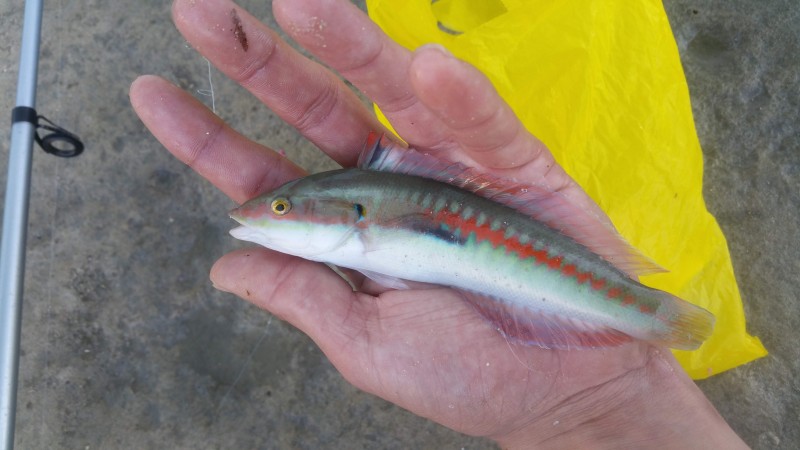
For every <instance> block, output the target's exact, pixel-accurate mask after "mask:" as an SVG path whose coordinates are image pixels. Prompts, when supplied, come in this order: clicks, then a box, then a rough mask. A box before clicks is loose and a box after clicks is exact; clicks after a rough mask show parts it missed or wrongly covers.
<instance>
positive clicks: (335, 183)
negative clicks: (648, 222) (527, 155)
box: [231, 135, 714, 349]
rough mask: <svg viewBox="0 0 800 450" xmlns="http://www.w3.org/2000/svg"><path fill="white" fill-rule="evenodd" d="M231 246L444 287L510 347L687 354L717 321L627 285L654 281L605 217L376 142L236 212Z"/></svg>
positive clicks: (401, 283)
mask: <svg viewBox="0 0 800 450" xmlns="http://www.w3.org/2000/svg"><path fill="white" fill-rule="evenodd" d="M231 217H233V218H234V219H235V220H237V221H238V222H239V223H240V224H241V225H242V226H240V227H239V228H236V229H234V230H232V232H231V233H232V234H233V235H234V236H235V237H237V238H239V239H243V240H249V241H253V242H256V243H258V244H261V245H264V246H266V247H268V248H271V249H274V250H277V251H281V252H284V253H288V254H292V255H296V256H300V257H302V258H306V259H310V260H314V261H322V262H326V263H329V264H335V265H338V266H341V267H347V268H351V269H355V270H358V271H361V272H362V273H364V274H365V275H367V276H368V277H370V278H372V279H374V280H376V281H378V282H379V283H381V284H383V285H385V286H387V287H395V288H403V287H407V285H406V284H405V281H406V280H410V281H417V282H423V283H433V284H439V285H442V286H447V287H451V288H453V289H456V290H458V291H459V292H461V294H462V297H463V298H464V299H465V300H466V301H467V302H469V303H470V304H471V305H473V306H474V307H475V308H476V310H477V311H478V312H479V313H480V314H482V315H483V316H484V317H486V318H487V319H488V320H489V321H490V322H491V323H492V324H493V326H494V327H495V328H497V329H498V330H499V331H500V332H501V333H502V334H503V335H505V336H506V337H507V338H509V339H511V340H514V341H518V342H522V343H526V344H532V345H539V346H541V347H545V348H587V347H602V346H609V345H619V344H621V343H624V342H629V341H630V340H632V339H641V340H646V341H649V342H653V343H656V344H659V345H666V346H670V347H673V348H679V349H694V348H697V347H698V346H700V345H701V344H702V342H703V341H704V340H705V339H706V338H707V337H708V336H709V335H710V334H711V331H712V327H713V321H714V318H713V315H711V313H709V312H708V311H706V310H704V309H702V308H699V307H697V306H694V305H692V304H690V303H688V302H685V301H683V300H681V299H678V298H677V297H674V296H672V295H670V294H668V293H666V292H662V291H658V290H655V289H651V288H649V287H647V286H644V285H642V284H640V283H638V282H637V281H636V280H634V279H633V278H632V277H633V276H635V275H636V274H641V273H652V272H654V271H659V270H663V269H660V268H659V267H658V266H656V265H655V264H654V263H653V262H652V261H650V260H649V259H647V258H646V257H644V256H642V255H641V254H639V253H638V252H636V251H635V250H634V249H633V248H632V247H631V246H630V245H628V244H627V243H626V242H625V241H624V239H622V238H621V237H620V236H619V234H617V233H616V231H615V230H614V229H613V227H611V226H610V225H608V223H607V222H605V221H604V220H603V219H600V218H599V217H596V216H594V215H592V214H590V213H588V212H586V211H584V210H582V209H580V208H577V207H576V206H574V205H573V204H572V203H571V202H569V201H568V200H567V199H566V198H564V197H563V196H562V195H560V194H559V193H557V192H552V191H550V190H548V189H546V188H544V187H542V186H536V185H526V184H522V183H517V182H514V181H509V180H503V179H500V178H497V177H494V176H491V175H488V174H485V173H482V172H479V171H478V170H476V169H472V168H468V167H466V166H463V165H461V164H457V163H452V162H447V161H442V160H438V159H435V158H433V157H430V156H427V155H423V154H420V153H417V152H415V151H413V150H409V149H404V148H402V147H400V146H398V145H396V144H394V143H393V142H391V141H390V140H388V139H387V138H385V137H383V138H380V137H379V136H376V135H373V136H370V138H369V139H368V140H367V145H366V146H365V149H364V151H363V152H362V154H361V157H360V158H359V168H357V169H342V170H336V171H331V172H324V173H320V174H315V175H310V176H308V177H304V178H301V179H298V180H294V181H292V182H289V183H287V184H285V185H284V186H282V187H280V188H278V189H276V190H275V191H273V192H270V193H268V194H265V195H263V196H260V197H258V198H256V199H253V200H251V201H249V202H247V203H245V204H244V205H242V206H241V207H240V208H237V209H236V210H234V211H233V212H232V213H231Z"/></svg>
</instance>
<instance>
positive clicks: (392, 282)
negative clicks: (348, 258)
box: [358, 269, 411, 290]
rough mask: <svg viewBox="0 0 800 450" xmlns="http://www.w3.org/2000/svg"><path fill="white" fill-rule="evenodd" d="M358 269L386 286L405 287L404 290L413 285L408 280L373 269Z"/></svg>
mask: <svg viewBox="0 0 800 450" xmlns="http://www.w3.org/2000/svg"><path fill="white" fill-rule="evenodd" d="M358 271H359V272H361V273H362V274H364V276H365V277H367V278H369V279H370V280H372V281H374V282H376V283H378V284H380V285H381V286H383V287H385V288H389V289H403V290H406V289H411V286H409V285H408V283H407V282H406V280H403V279H401V278H397V277H393V276H391V275H385V274H382V273H378V272H373V271H371V270H364V269H359V270H358Z"/></svg>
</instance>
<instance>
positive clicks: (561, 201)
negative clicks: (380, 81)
mask: <svg viewBox="0 0 800 450" xmlns="http://www.w3.org/2000/svg"><path fill="white" fill-rule="evenodd" d="M358 166H359V167H360V168H362V169H369V170H377V171H383V172H393V173H402V174H406V175H415V176H419V177H423V178H429V179H433V180H436V181H440V182H443V183H447V184H450V185H453V186H456V187H459V188H461V189H465V190H467V191H470V192H472V193H474V194H477V195H480V196H481V197H484V198H487V199H489V200H492V201H495V202H497V203H501V204H503V205H506V206H508V207H510V208H513V209H515V210H517V211H519V212H521V213H523V214H526V215H528V216H530V217H532V218H534V219H536V220H538V221H540V222H542V223H544V224H546V225H547V226H549V227H550V228H553V229H554V230H557V231H559V232H560V233H562V234H564V235H565V236H569V237H570V238H572V239H574V240H575V241H577V242H578V243H580V244H582V245H584V246H586V247H587V248H589V249H590V250H592V251H593V252H594V253H597V254H598V255H600V256H602V257H603V258H604V259H605V260H606V261H608V262H609V263H611V264H613V265H614V266H615V267H617V268H618V269H620V270H621V271H623V272H625V273H627V274H628V275H630V276H631V277H635V276H639V275H648V274H653V273H659V272H666V270H665V269H664V268H662V267H661V266H659V265H658V264H657V263H655V262H654V261H653V260H651V259H650V258H648V257H647V256H645V255H643V254H642V253H641V252H639V251H638V250H637V249H635V248H634V247H633V246H631V245H630V244H629V243H628V242H627V241H626V240H625V238H623V237H622V235H620V234H619V232H618V231H617V230H616V229H615V228H614V227H613V225H611V224H610V223H608V222H606V221H605V220H602V219H601V218H600V217H598V216H596V215H595V214H592V213H591V212H589V211H586V210H585V209H583V208H580V207H578V206H576V205H575V204H574V203H573V202H572V201H570V200H569V199H568V198H567V197H565V196H564V195H563V194H561V193H560V192H556V191H553V190H552V189H549V188H547V187H545V186H542V185H537V184H525V183H520V182H518V181H514V180H508V179H505V178H501V177H498V176H495V175H491V174H488V173H484V172H481V171H479V170H477V169H475V168H471V167H467V166H465V165H463V164H460V163H456V162H452V161H446V160H442V159H438V158H436V157H434V156H431V155H427V154H423V153H420V152H417V151H416V150H413V149H406V148H403V147H402V146H400V145H399V144H396V143H394V142H392V141H391V140H390V139H389V138H387V137H386V136H385V135H384V136H379V135H377V134H376V133H371V134H370V136H369V138H368V139H367V143H366V145H365V147H364V150H363V151H362V152H361V155H360V156H359V160H358Z"/></svg>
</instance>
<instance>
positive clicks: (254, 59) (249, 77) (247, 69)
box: [172, 0, 383, 166]
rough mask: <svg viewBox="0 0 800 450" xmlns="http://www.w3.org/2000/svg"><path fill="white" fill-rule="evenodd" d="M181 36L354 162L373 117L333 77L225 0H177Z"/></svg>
mask: <svg viewBox="0 0 800 450" xmlns="http://www.w3.org/2000/svg"><path fill="white" fill-rule="evenodd" d="M172 11H173V17H174V21H175V24H176V26H177V27H178V29H179V30H180V32H181V33H182V34H183V36H184V37H185V38H186V39H187V40H188V41H189V43H190V44H191V45H192V46H194V47H195V48H196V49H197V50H198V51H199V52H200V53H201V54H203V56H205V57H206V58H208V60H209V61H211V62H212V63H213V64H214V65H215V66H216V67H218V68H219V69H220V70H221V71H222V72H224V73H225V74H226V75H227V76H229V77H230V78H232V79H233V80H235V81H236V82H238V83H239V84H241V85H242V86H244V87H245V88H247V89H248V90H249V91H250V92H252V93H253V94H254V95H255V96H256V97H258V98H259V99H260V100H261V101H262V102H264V104H266V105H267V106H268V107H269V108H270V109H271V110H273V111H274V112H275V113H276V114H277V115H278V116H280V117H281V118H282V119H284V120H285V121H286V122H287V123H289V124H290V125H292V126H294V127H296V128H297V129H298V130H300V132H301V133H302V134H303V135H304V136H306V137H307V138H308V139H309V140H311V141H312V142H313V143H314V144H316V145H317V146H318V147H319V148H320V149H322V150H323V151H325V152H326V153H327V154H328V155H330V156H331V157H332V158H333V159H334V160H336V161H337V162H338V163H340V164H342V165H344V166H351V165H353V164H355V161H356V158H357V156H358V152H359V151H360V150H361V147H362V146H363V144H364V139H365V138H366V136H367V134H368V133H369V132H370V131H375V130H383V127H382V126H381V125H380V124H379V122H378V121H377V119H375V117H374V115H373V114H372V113H371V111H369V109H368V108H367V107H366V106H364V105H363V104H362V103H361V101H360V100H359V98H358V97H357V96H356V95H355V94H354V93H353V92H352V91H351V90H350V89H349V88H348V87H347V86H346V85H345V84H344V82H342V81H341V80H340V79H339V78H338V77H337V76H336V75H334V74H333V73H331V72H330V71H329V70H327V69H325V68H324V67H322V66H321V65H319V64H317V63H315V62H312V61H311V60H309V59H307V58H305V57H304V56H302V55H301V54H299V53H298V52H296V51H295V50H293V49H292V48H291V47H290V46H289V45H288V44H286V43H285V42H284V41H283V40H281V39H280V37H278V35H277V34H276V33H275V32H273V31H272V30H270V29H269V28H267V27H266V26H264V25H263V24H262V23H260V22H259V21H258V20H257V19H256V18H254V17H253V16H251V15H250V14H248V13H247V12H246V11H244V10H242V9H241V8H239V7H238V6H237V5H235V4H234V3H232V2H230V1H228V0H218V1H195V0H176V1H175V2H174V3H173V8H172Z"/></svg>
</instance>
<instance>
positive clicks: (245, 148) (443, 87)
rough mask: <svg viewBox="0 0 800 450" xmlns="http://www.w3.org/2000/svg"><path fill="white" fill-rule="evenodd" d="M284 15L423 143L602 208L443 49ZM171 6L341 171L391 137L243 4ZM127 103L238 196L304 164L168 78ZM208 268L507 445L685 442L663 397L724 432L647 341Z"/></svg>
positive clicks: (336, 1)
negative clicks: (549, 332)
mask: <svg viewBox="0 0 800 450" xmlns="http://www.w3.org/2000/svg"><path fill="white" fill-rule="evenodd" d="M273 9H274V13H275V16H276V18H277V20H278V22H279V24H280V25H281V27H282V28H283V29H284V31H285V32H286V33H287V34H289V36H290V37H292V38H293V39H294V40H296V41H297V42H298V43H299V44H300V45H302V46H303V47H305V48H306V49H307V50H308V51H309V52H311V53H312V54H314V55H315V56H316V57H317V58H319V59H320V60H321V61H323V62H324V63H326V64H328V66H329V67H331V68H332V69H334V70H336V71H337V72H338V73H339V74H341V75H342V76H344V77H345V78H347V79H348V80H349V81H350V82H351V83H352V84H353V85H355V86H356V87H358V88H359V89H360V90H361V91H362V92H363V93H365V95H367V96H368V97H369V98H370V99H371V100H373V101H374V102H375V103H377V104H378V105H379V106H380V107H381V109H382V111H383V112H384V113H385V114H386V116H387V117H388V118H389V120H390V121H391V122H392V124H393V126H394V128H395V130H396V131H397V132H398V133H399V134H400V136H402V137H403V139H405V140H406V141H407V142H408V143H409V144H410V145H412V146H413V147H415V148H417V149H419V150H422V151H428V152H431V153H435V154H438V155H441V156H442V157H444V158H448V159H454V160H458V161H462V162H465V163H467V164H469V165H472V166H478V167H481V168H483V169H484V170H488V171H491V172H494V173H497V174H499V175H502V176H505V177H513V178H516V179H518V180H524V181H528V182H531V183H537V184H544V185H547V186H549V187H550V188H552V189H554V190H558V191H560V192H562V193H563V194H564V195H565V196H566V197H568V198H570V199H571V200H572V201H573V202H575V203H578V204H580V205H581V206H582V207H584V208H587V209H590V210H592V211H594V212H596V213H597V214H601V212H600V210H599V208H597V206H596V205H595V204H594V203H593V202H592V201H591V200H590V199H589V198H588V196H586V194H585V193H584V192H583V191H582V190H581V189H580V187H579V186H577V185H576V184H575V183H574V182H573V181H572V180H571V179H570V178H569V176H568V175H566V173H565V172H564V171H563V170H562V169H561V168H560V167H559V166H558V165H557V164H556V163H555V161H554V160H553V157H552V156H551V154H550V153H549V152H548V150H547V149H546V147H545V146H544V145H543V144H542V143H541V142H540V141H539V140H537V139H536V138H535V137H534V136H532V135H531V134H530V133H529V132H528V131H527V130H525V128H524V127H523V126H522V124H521V123H520V122H519V120H518V119H517V118H516V117H515V115H514V113H513V112H512V111H511V109H510V108H509V107H508V106H507V105H506V104H505V103H504V102H503V101H502V99H501V98H500V97H499V96H498V95H497V93H496V91H495V90H494V89H493V88H492V86H491V84H490V83H489V81H488V80H487V79H486V78H485V77H484V76H483V75H481V74H480V73H479V72H478V71H477V70H475V69H474V68H473V67H471V66H469V65H468V64H466V63H463V62H461V61H458V60H457V59H455V58H453V57H452V56H450V55H448V54H447V53H446V51H443V49H440V48H438V47H431V46H428V47H424V48H421V49H419V50H417V51H416V52H414V53H410V52H408V51H407V50H405V49H403V48H401V47H399V46H398V45H396V44H395V43H393V42H392V41H391V40H390V39H388V37H386V36H385V35H384V34H383V33H382V32H381V31H380V30H379V29H378V28H377V27H376V26H375V25H374V24H373V23H372V22H371V21H369V19H368V18H367V17H365V16H364V15H363V13H361V11H359V10H358V9H357V8H355V7H354V6H352V5H351V4H350V3H348V2H346V1H342V0H303V1H300V0H275V1H274V2H273ZM232 11H235V13H234V12H232ZM173 13H174V17H175V22H176V24H177V26H178V28H179V29H180V30H181V32H182V33H183V35H184V36H185V37H186V39H187V40H188V41H189V43H190V44H191V45H193V46H194V47H195V48H197V49H198V50H199V51H200V52H201V53H202V54H203V55H204V56H205V57H206V58H208V59H209V60H210V61H211V62H212V63H213V64H215V65H216V66H217V67H218V68H219V69H220V70H222V71H223V72H224V73H226V74H227V75H228V76H229V77H231V78H232V79H234V80H236V81H237V82H239V83H240V84H241V85H242V86H244V87H245V88H247V89H248V90H250V91H251V92H252V93H253V94H254V95H255V96H256V97H258V98H259V99H260V100H261V101H262V102H264V103H265V104H266V105H267V106H268V107H270V108H271V109H272V110H273V111H275V112H276V113H277V114H278V115H279V116H280V117H282V118H283V119H284V120H285V121H286V122H288V123H289V124H291V125H293V126H295V127H296V128H297V129H298V130H300V132H301V133H302V134H303V135H304V136H306V137H307V138H308V139H309V140H310V141H311V142H313V143H314V144H316V145H317V146H318V147H319V148H320V149H322V150H323V151H324V152H325V153H326V154H328V155H329V156H330V157H331V158H332V159H334V160H335V161H336V162H338V163H339V164H341V165H343V166H352V165H354V164H355V161H356V158H357V156H358V152H359V151H360V150H361V148H362V145H363V142H364V139H365V137H366V136H367V134H368V132H370V131H376V130H377V131H381V130H383V127H382V126H381V125H380V124H379V122H378V121H377V120H376V119H375V117H374V116H373V115H372V113H371V112H370V111H369V109H368V108H367V107H365V106H364V105H363V104H362V103H361V101H360V100H359V99H358V97H357V96H356V95H355V94H354V93H353V92H351V91H350V89H349V88H348V87H347V86H346V85H345V84H344V83H343V82H342V81H341V80H340V79H339V78H338V77H337V76H336V75H334V74H333V73H332V72H331V71H329V70H328V69H326V68H324V67H322V66H321V65H319V64H317V63H314V62H312V61H310V60H308V59H307V58H305V57H303V56H302V55H300V54H299V53H297V52H295V51H294V50H292V49H291V48H290V47H289V46H288V45H287V44H286V43H285V42H283V41H282V40H281V39H280V38H279V37H278V36H277V35H276V34H275V33H274V32H273V31H272V30H269V29H268V28H266V27H265V26H263V25H262V24H260V23H259V22H258V21H257V20H256V19H254V18H253V17H252V16H250V15H249V14H247V13H246V12H245V11H243V10H242V9H241V8H239V7H238V6H235V5H234V4H232V3H230V2H228V1H225V0H213V1H212V0H206V1H203V0H194V1H191V0H178V1H176V2H175V4H174V5H173ZM237 22H238V24H239V25H238V27H237V25H236V23H237ZM245 42H246V43H247V45H245V44H244V43H245ZM131 101H132V103H133V105H134V108H135V109H136V111H137V113H138V114H139V116H140V117H141V118H142V120H143V121H144V123H145V124H146V125H147V127H148V128H149V129H150V130H151V131H152V132H153V134H154V135H155V136H156V137H157V138H158V139H159V141H161V143H162V144H164V146H165V147H167V149H168V150H170V151H171V152H172V153H173V154H174V155H175V156H176V157H177V158H178V159H180V160H181V161H183V162H185V163H186V164H188V165H190V166H191V167H192V168H193V169H195V170H196V171H197V172H198V173H200V174H201V175H202V176H204V177H205V178H207V179H208V180H209V181H211V182H212V183H213V184H215V185H216V186H217V187H219V188H220V189H221V190H222V191H223V192H225V193H226V194H227V195H229V196H230V197H231V198H232V199H233V200H235V201H236V202H239V203H241V202H244V201H246V200H248V199H250V198H252V197H255V196H257V195H258V194H261V193H263V192H265V191H269V190H271V189H273V188H275V187H277V186H279V185H281V184H283V183H284V182H286V181H289V180H291V179H294V178H297V177H300V176H303V175H304V174H305V172H304V171H303V170H302V169H301V168H299V167H297V166H296V165H294V164H292V163H291V162H289V161H288V160H287V159H285V158H283V157H282V156H280V155H279V154H277V153H276V152H274V151H273V150H271V149H269V148H266V147H264V146H261V145H259V144H256V143H254V142H252V141H249V140H248V139H246V138H245V137H243V136H241V135H239V134H238V133H236V132H235V131H234V130H233V129H231V128H230V127H229V126H227V125H226V124H224V123H223V122H222V121H221V120H220V119H219V118H218V117H216V116H215V115H214V114H212V113H211V112H210V111H208V109H206V108H205V107H204V106H202V105H201V104H200V103H199V102H197V101H196V100H194V99H193V98H192V97H191V96H189V95H188V94H186V93H184V92H182V91H180V90H179V89H177V88H175V87H174V86H172V85H170V84H168V83H167V82H165V81H163V80H161V79H158V78H155V77H142V78H140V79H138V80H137V81H136V82H135V83H134V85H133V86H132V87H131ZM211 278H212V280H213V282H214V284H215V286H217V287H218V288H220V289H222V290H225V291H228V292H232V293H234V294H236V295H238V296H240V297H242V298H244V299H246V300H248V301H250V302H253V303H254V304H256V305H258V306H259V307H261V308H264V309H266V310H269V311H271V312H272V313H274V314H275V315H277V316H278V317H281V318H282V319H284V320H287V321H289V322H290V323H292V324H293V325H294V326H296V327H298V328H299V329H301V330H302V331H303V332H305V333H306V334H308V335H309V336H310V337H311V338H312V339H313V340H314V341H315V342H316V343H317V344H318V345H319V346H320V348H321V349H322V351H323V352H325V354H326V355H327V356H328V358H329V359H330V360H331V362H332V363H333V364H334V365H335V366H336V368H337V369H338V370H339V371H340V372H341V373H342V375H343V376H344V377H345V378H346V379H347V380H348V381H350V382H351V383H352V384H354V385H355V386H357V387H359V388H360V389H363V390H365V391H367V392H370V393H373V394H375V395H378V396H380V397H382V398H384V399H386V400H389V401H391V402H393V403H396V404H398V405H400V406H402V407H404V408H406V409H408V410H410V411H412V412H414V413H416V414H419V415H421V416H424V417H427V418H430V419H431V420H434V421H436V422H439V423H441V424H443V425H445V426H448V427H450V428H453V429H455V430H458V431H461V432H463V433H466V434H470V435H475V436H486V437H490V438H492V439H495V440H497V441H498V442H500V443H501V444H503V445H508V446H515V445H533V444H537V443H544V442H548V443H550V444H552V445H559V444H560V445H563V444H565V443H567V442H570V443H573V444H577V443H580V442H581V439H589V438H591V439H595V441H594V442H595V443H598V442H606V443H609V444H610V443H612V442H617V443H621V442H624V441H622V440H619V441H614V440H613V439H623V438H624V439H628V440H630V439H651V438H656V437H662V436H663V435H664V434H665V433H667V434H669V433H680V432H681V431H682V430H683V435H684V437H686V436H689V435H690V433H689V430H691V425H692V424H691V423H689V424H686V423H684V424H683V425H682V426H678V425H676V423H674V422H667V421H666V420H667V419H664V418H663V415H661V414H657V413H658V411H656V410H654V408H657V409H661V408H666V409H667V410H669V409H670V408H675V411H677V412H679V413H680V414H682V415H683V417H682V418H689V417H690V416H695V415H697V414H700V413H702V414H704V415H703V417H704V418H705V419H706V421H705V422H708V420H709V419H708V417H712V418H714V417H716V419H714V420H716V422H714V424H716V425H713V424H712V425H710V427H711V429H712V430H722V429H723V428H725V426H724V422H721V419H720V418H719V416H716V415H715V413H713V414H712V413H709V409H710V411H711V412H713V408H711V407H710V405H708V403H707V402H705V399H704V398H703V397H702V395H701V394H699V391H697V389H696V387H695V386H694V384H693V383H692V382H691V381H690V380H689V379H688V378H687V377H686V375H685V374H683V372H682V370H681V369H680V367H679V366H678V365H677V363H676V362H675V360H674V359H673V358H672V356H671V354H670V353H669V352H666V351H662V350H660V349H657V348H653V347H650V346H648V345H646V344H643V343H638V342H636V343H631V344H627V345H623V346H620V347H614V348H607V349H599V350H582V351H580V350H572V351H558V350H544V349H540V348H536V347H525V346H518V345H514V344H510V343H508V342H507V341H506V340H505V339H504V338H503V337H502V336H501V335H500V334H499V333H498V332H497V331H496V330H494V329H493V328H492V326H491V325H490V324H489V323H488V322H486V321H485V320H484V319H483V318H482V317H480V316H479V315H478V314H477V313H476V312H474V310H473V309H471V308H470V307H469V306H467V305H466V304H465V303H464V302H463V301H462V300H461V298H460V296H459V295H457V294H456V293H454V292H453V291H451V290H449V289H426V290H405V291H387V290H385V289H381V288H380V287H379V286H376V285H374V283H371V282H369V281H368V280H366V281H364V280H361V279H359V280H357V281H358V283H359V288H360V289H359V291H358V292H353V291H352V289H351V288H350V286H349V285H348V284H347V283H346V282H345V281H344V280H342V279H341V278H340V277H339V276H338V275H337V274H335V273H334V272H333V271H332V270H331V269H329V268H328V267H327V266H324V265H322V264H318V263H313V262H309V261H305V260H301V259H298V258H294V257H291V256H287V255H283V254H279V253H275V252H272V251H270V250H267V249H263V248H257V249H246V250H239V251H235V252H232V253H230V254H228V255H226V256H224V257H222V258H221V259H220V260H219V261H218V262H217V263H216V264H215V265H214V267H213V269H212V272H211ZM265 280H266V282H265ZM653 402H655V403H656V405H655V406H654V404H653ZM687 407H688V408H690V409H691V410H692V412H690V413H687V412H686V411H685V409H686V408H687ZM698 410H699V411H700V412H695V411H698ZM709 414H710V415H709ZM642 417H645V418H646V419H647V421H648V422H647V423H645V424H642V423H640V422H637V419H640V418H642ZM659 419H663V420H659ZM668 419H674V418H673V417H671V416H668ZM720 422H721V425H720ZM586 424H589V425H586ZM645 425H653V426H655V427H656V428H657V430H655V431H654V430H653V427H652V426H645ZM670 425H673V427H672V428H669V426H670ZM664 427H667V428H664ZM687 427H688V428H687ZM657 432H658V433H657ZM733 437H734V438H735V435H734V436H733ZM597 439H607V441H597ZM629 442H630V441H629Z"/></svg>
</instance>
